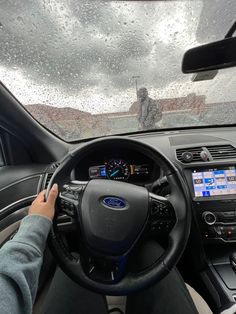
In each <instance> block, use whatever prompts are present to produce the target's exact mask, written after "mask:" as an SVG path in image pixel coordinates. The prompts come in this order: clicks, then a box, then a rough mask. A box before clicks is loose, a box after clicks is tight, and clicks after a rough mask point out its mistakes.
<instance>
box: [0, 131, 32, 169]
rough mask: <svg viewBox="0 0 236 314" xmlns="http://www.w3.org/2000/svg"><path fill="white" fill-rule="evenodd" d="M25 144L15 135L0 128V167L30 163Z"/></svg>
mask: <svg viewBox="0 0 236 314" xmlns="http://www.w3.org/2000/svg"><path fill="white" fill-rule="evenodd" d="M31 162H32V159H31V156H30V153H29V150H28V149H27V148H26V146H25V144H24V143H23V142H22V141H21V140H20V139H19V138H18V137H16V136H14V135H12V134H10V133H8V132H6V131H4V130H1V129H0V167H3V166H15V165H24V164H27V163H31Z"/></svg>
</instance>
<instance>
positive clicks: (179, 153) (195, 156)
mask: <svg viewBox="0 0 236 314" xmlns="http://www.w3.org/2000/svg"><path fill="white" fill-rule="evenodd" d="M202 151H203V149H202V147H191V148H181V149H177V150H176V157H177V159H178V160H179V161H181V162H184V163H187V162H188V161H186V160H185V159H184V158H183V154H184V153H190V154H192V158H191V160H190V161H189V162H197V161H202V157H201V152H202Z"/></svg>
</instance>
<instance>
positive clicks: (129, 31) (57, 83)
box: [0, 0, 236, 141]
mask: <svg viewBox="0 0 236 314" xmlns="http://www.w3.org/2000/svg"><path fill="white" fill-rule="evenodd" d="M0 7H1V10H0V36H1V37H0V38H1V49H0V79H1V81H2V82H3V83H4V84H5V85H6V86H7V87H8V88H9V89H10V90H11V92H12V93H13V94H14V95H15V96H16V97H17V98H18V99H19V101H20V102H21V103H22V104H23V105H24V106H25V108H26V109H27V110H28V111H29V112H30V113H31V114H32V115H33V116H34V117H35V118H36V119H37V120H38V121H39V122H40V123H41V124H43V125H44V126H46V127H47V128H48V129H50V130H51V131H52V132H54V133H55V134H57V135H58V136H60V137H61V138H63V139H65V140H67V141H73V140H78V139H82V138H89V137H95V136H102V135H109V134H119V133H127V132H133V131H138V130H140V131H141V130H149V129H162V128H163V129H164V128H172V127H183V126H198V125H214V124H229V123H230V124H231V123H235V122H236V106H235V105H236V88H235V86H236V76H235V70H234V68H231V69H225V70H221V71H219V72H218V73H217V75H216V76H215V77H214V78H213V79H211V80H204V81H201V80H200V81H199V80H198V77H197V78H194V77H193V75H184V74H183V73H182V72H181V62H182V58H183V54H184V52H185V51H186V50H187V49H189V48H191V47H194V46H197V45H200V44H203V43H208V42H211V41H216V40H220V39H222V38H224V36H225V34H226V33H227V31H228V29H229V28H230V27H231V25H232V24H233V22H234V19H235V16H236V6H235V1H234V0H231V1H227V0H224V1H217V0H209V1H77V0H60V1H58V0H44V1H43V0H34V1H32V0H21V1H17V0H15V1H14V0H3V1H1V3H0Z"/></svg>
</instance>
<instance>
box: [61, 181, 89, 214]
mask: <svg viewBox="0 0 236 314" xmlns="http://www.w3.org/2000/svg"><path fill="white" fill-rule="evenodd" d="M86 184H87V182H80V181H70V182H69V183H68V184H64V185H63V187H62V190H61V192H60V193H59V206H60V209H61V211H63V212H64V213H65V214H66V215H68V216H70V217H72V218H75V217H77V216H78V211H79V209H80V203H81V198H82V195H83V191H84V189H85V187H86Z"/></svg>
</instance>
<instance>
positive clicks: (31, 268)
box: [0, 215, 52, 314]
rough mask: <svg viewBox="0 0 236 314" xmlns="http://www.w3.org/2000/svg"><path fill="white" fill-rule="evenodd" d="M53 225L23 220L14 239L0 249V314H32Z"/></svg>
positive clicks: (36, 219) (37, 218)
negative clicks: (48, 237)
mask: <svg viewBox="0 0 236 314" xmlns="http://www.w3.org/2000/svg"><path fill="white" fill-rule="evenodd" d="M51 224H52V222H51V221H50V220H49V219H48V218H46V217H43V216H39V215H30V216H27V217H25V218H24V219H23V220H22V222H21V225H20V228H19V231H18V232H17V234H16V235H15V237H14V238H13V239H12V240H10V241H8V242H7V243H6V244H5V245H4V246H3V247H2V248H1V249H0V313H1V314H18V313H24V314H31V313H32V309H33V303H34V300H35V296H36V293H37V287H38V278H39V273H40V269H41V265H42V260H43V252H44V249H45V245H46V240H47V236H48V233H49V230H50V228H51Z"/></svg>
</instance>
